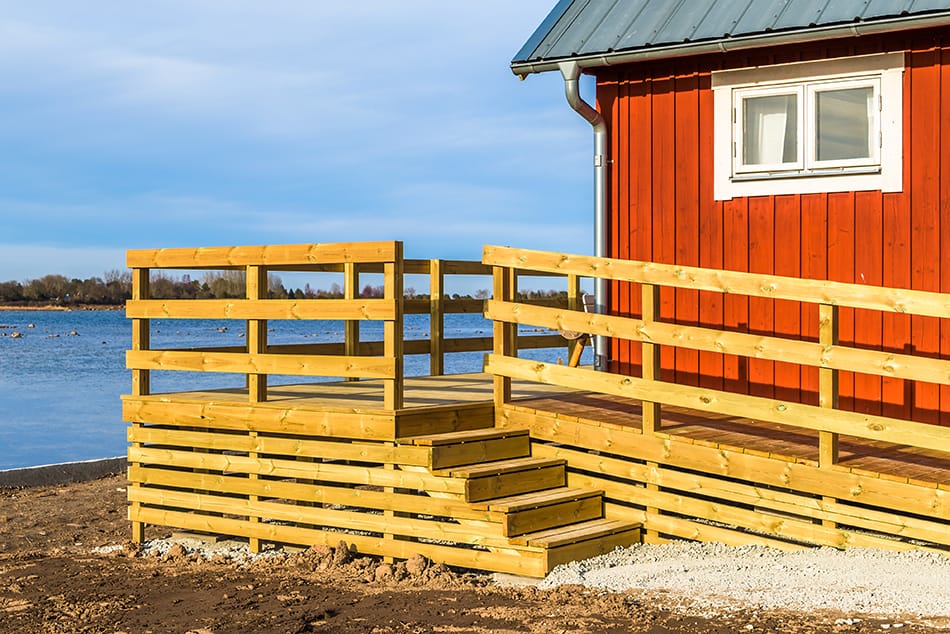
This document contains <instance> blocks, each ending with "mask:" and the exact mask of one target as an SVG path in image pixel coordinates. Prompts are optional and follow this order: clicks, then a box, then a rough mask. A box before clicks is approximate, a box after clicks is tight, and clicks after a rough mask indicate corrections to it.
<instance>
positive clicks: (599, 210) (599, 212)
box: [558, 62, 607, 370]
mask: <svg viewBox="0 0 950 634" xmlns="http://www.w3.org/2000/svg"><path fill="white" fill-rule="evenodd" d="M558 68H559V69H560V70H561V75H563V76H564V95H565V96H566V97H567V103H568V104H570V106H571V108H573V109H574V111H575V112H577V113H578V114H579V115H581V116H582V117H584V119H585V120H586V121H587V122H588V123H589V124H590V125H591V127H593V129H594V255H595V256H597V257H599V258H603V257H606V256H607V234H606V230H605V226H606V224H607V123H606V122H605V121H604V117H603V116H602V115H601V114H600V113H599V112H597V110H595V109H594V108H593V107H592V106H591V105H590V104H588V103H587V102H586V101H584V100H583V99H581V94H580V86H579V82H578V80H579V79H580V75H581V68H580V66H579V65H578V64H577V62H561V63H559V64H558ZM606 301H607V281H606V280H602V279H596V280H595V282H594V303H595V312H597V313H600V314H603V313H606V312H607V311H606V309H605V303H606ZM606 366H607V339H606V338H604V337H595V338H594V369H596V370H605V369H606Z"/></svg>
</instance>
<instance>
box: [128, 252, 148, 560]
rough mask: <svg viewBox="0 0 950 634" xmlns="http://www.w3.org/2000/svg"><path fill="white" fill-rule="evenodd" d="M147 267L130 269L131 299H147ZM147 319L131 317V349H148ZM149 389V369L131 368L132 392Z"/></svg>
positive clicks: (141, 535)
mask: <svg viewBox="0 0 950 634" xmlns="http://www.w3.org/2000/svg"><path fill="white" fill-rule="evenodd" d="M149 296H150V291H149V269H132V299H133V300H137V299H149ZM149 323H150V322H149V320H148V319H133V320H132V349H133V350H148V349H149V345H150V342H149V339H150V326H149ZM150 390H151V386H150V379H149V371H148V370H132V394H133V395H135V396H147V395H148V394H149V392H150ZM141 427H142V423H138V422H134V423H132V429H133V431H137V430H138V429H139V428H141ZM141 446H142V443H139V442H134V443H132V447H134V448H135V449H138V448H140V447H141ZM131 466H132V467H134V468H139V467H141V466H142V465H141V463H133V464H132V465H131ZM129 486H130V487H132V488H138V487H139V483H138V482H132V483H131V484H130V485H129ZM141 506H142V505H141V503H140V502H132V508H131V515H132V517H138V514H139V511H140V509H141ZM132 541H133V542H134V543H136V544H141V543H142V542H144V541H145V524H144V523H143V522H138V521H134V520H133V522H132Z"/></svg>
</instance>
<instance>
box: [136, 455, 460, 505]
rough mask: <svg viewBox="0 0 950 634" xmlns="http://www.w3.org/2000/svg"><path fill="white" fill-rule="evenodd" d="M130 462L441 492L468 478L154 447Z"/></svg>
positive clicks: (448, 491)
mask: <svg viewBox="0 0 950 634" xmlns="http://www.w3.org/2000/svg"><path fill="white" fill-rule="evenodd" d="M129 462H132V463H141V464H143V465H151V466H164V467H177V468H183V469H202V470H210V471H218V472H221V473H241V474H255V475H260V476H271V477H276V478H301V479H305V480H323V481H327V482H336V483H341V484H362V485H371V486H384V487H397V488H401V489H416V490H423V491H429V492H433V493H439V494H453V495H459V496H461V495H462V494H464V493H466V487H465V481H463V480H455V479H452V478H439V477H437V476H432V475H428V474H427V473H416V472H409V471H403V470H391V469H384V468H382V467H377V468H374V467H363V466H349V465H340V464H334V463H320V462H304V461H299V460H286V459H280V458H250V457H247V456H234V455H227V454H212V453H201V452H195V451H181V450H174V449H156V448H150V447H135V446H132V447H129Z"/></svg>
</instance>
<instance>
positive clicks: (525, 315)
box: [485, 287, 950, 384]
mask: <svg viewBox="0 0 950 634" xmlns="http://www.w3.org/2000/svg"><path fill="white" fill-rule="evenodd" d="M645 288H648V287H645ZM644 292H646V291H644ZM829 308H834V307H829ZM644 314H646V313H644ZM485 316H486V317H488V318H489V319H495V320H500V321H504V322H510V323H517V324H525V325H532V326H540V327H545V328H553V329H558V330H573V331H576V332H587V333H591V334H594V335H601V336H605V337H616V338H621V339H630V340H633V341H641V342H643V345H644V346H646V345H654V344H655V345H668V346H677V347H680V348H686V349H690V350H702V351H705V352H716V353H721V354H735V355H739V356H746V357H750V358H756V359H768V360H772V361H784V362H787V363H796V364H799V365H810V366H815V367H818V368H822V369H833V370H849V371H853V372H862V373H865V374H874V375H877V376H889V377H892V378H896V379H908V380H914V381H927V382H930V383H941V384H950V360H946V359H931V358H924V357H915V356H912V355H907V354H897V353H890V352H881V351H879V350H863V349H859V348H850V347H847V346H841V345H838V344H837V342H835V343H834V344H822V343H816V342H811V341H799V340H796V339H786V338H783V337H768V336H762V335H754V334H748V333H742V332H726V331H722V330H716V329H712V328H701V327H698V326H681V325H678V324H671V323H664V322H658V321H653V322H650V323H648V322H647V321H646V320H642V319H634V318H629V317H618V316H614V315H596V314H589V313H579V312H570V311H561V310H556V309H550V308H543V307H535V306H529V305H527V304H516V303H513V302H500V301H496V300H489V302H488V304H487V307H486V311H485Z"/></svg>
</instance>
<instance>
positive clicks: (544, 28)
mask: <svg viewBox="0 0 950 634" xmlns="http://www.w3.org/2000/svg"><path fill="white" fill-rule="evenodd" d="M572 2H574V0H559V1H558V3H557V5H555V7H554V8H553V9H551V12H550V13H548V16H547V17H546V18H544V21H543V22H542V23H541V24H540V25H539V26H538V28H536V29H535V30H534V33H532V34H531V37H529V38H528V41H527V42H525V43H524V46H522V47H521V50H520V51H518V52H517V53H516V54H515V57H514V59H512V60H511V63H512V64H515V63H516V60H518V59H526V58H528V57H530V56H531V53H533V52H534V51H535V49H536V48H538V45H539V44H541V41H542V40H544V38H545V36H546V35H547V34H548V33H550V31H551V29H553V28H554V25H555V24H557V23H558V20H560V19H561V16H562V15H563V14H564V12H565V11H567V8H568V7H569V6H570V5H571V3H572Z"/></svg>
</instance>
